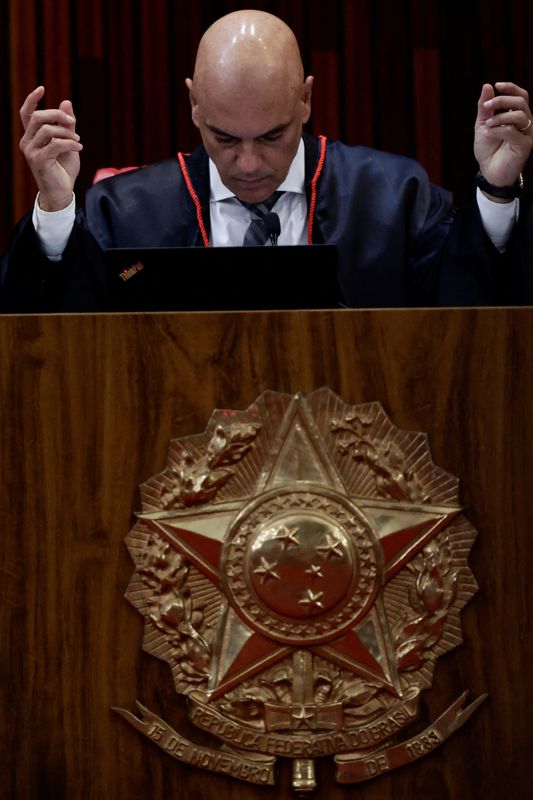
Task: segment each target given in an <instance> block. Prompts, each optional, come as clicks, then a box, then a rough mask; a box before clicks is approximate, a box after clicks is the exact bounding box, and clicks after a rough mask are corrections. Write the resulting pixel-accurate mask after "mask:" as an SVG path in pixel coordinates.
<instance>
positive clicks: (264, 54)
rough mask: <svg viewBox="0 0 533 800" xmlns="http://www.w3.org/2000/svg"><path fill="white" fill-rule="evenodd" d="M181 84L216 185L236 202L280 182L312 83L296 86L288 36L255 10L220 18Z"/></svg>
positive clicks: (294, 53)
mask: <svg viewBox="0 0 533 800" xmlns="http://www.w3.org/2000/svg"><path fill="white" fill-rule="evenodd" d="M186 83H187V87H188V88H189V95H190V100H191V107H192V119H193V122H194V124H195V125H196V126H197V127H198V128H199V130H200V133H201V136H202V140H203V143H204V146H205V149H206V150H207V152H208V154H209V156H210V157H211V159H212V160H213V161H214V163H215V165H216V166H217V168H218V171H219V174H220V176H221V178H222V181H223V183H224V184H225V185H226V186H227V187H228V188H230V189H231V191H233V192H234V193H235V194H236V195H237V197H239V198H240V199H242V200H249V201H250V202H258V201H259V199H264V197H266V196H268V194H270V193H271V192H272V191H274V190H275V189H276V188H277V186H278V185H279V184H280V183H281V182H282V181H283V180H284V178H285V177H286V175H287V172H288V169H289V167H290V164H291V162H292V160H293V158H294V155H295V153H296V150H297V148H298V144H299V142H300V139H301V134H302V126H303V124H304V123H305V122H306V121H307V120H308V118H309V114H310V110H311V88H312V83H313V79H312V78H311V77H309V78H307V79H306V80H305V81H304V73H303V67H302V60H301V57H300V51H299V48H298V44H297V42H296V38H295V36H294V34H293V32H292V31H291V29H290V28H289V27H288V26H287V25H286V24H285V23H284V22H283V21H282V20H281V19H279V18H278V17H275V16H273V15H272V14H267V13H265V12H263V11H256V10H247V11H235V12H233V13H232V14H227V15H226V16H225V17H222V18H221V19H219V20H217V21H216V22H215V23H214V24H213V25H211V27H210V28H209V29H208V30H207V31H206V32H205V34H204V35H203V37H202V39H201V41H200V45H199V47H198V54H197V57H196V64H195V68H194V77H193V79H192V80H191V79H190V78H187V81H186ZM267 189H268V190H269V191H268V194H264V192H266V191H267ZM259 195H264V196H263V197H261V198H259Z"/></svg>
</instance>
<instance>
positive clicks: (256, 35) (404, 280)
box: [2, 10, 533, 311]
mask: <svg viewBox="0 0 533 800" xmlns="http://www.w3.org/2000/svg"><path fill="white" fill-rule="evenodd" d="M186 84H187V87H188V89H189V95H190V102H191V111H192V119H193V122H194V124H195V125H196V126H197V127H198V129H199V132H200V135H201V139H202V146H200V147H199V148H197V150H195V151H194V152H193V153H192V154H191V155H190V156H185V155H182V154H178V158H177V159H169V160H167V161H164V162H161V163H159V164H155V165H152V166H150V167H147V168H144V169H142V170H138V171H135V172H131V173H128V174H124V175H120V176H117V177H116V178H113V179H111V180H108V181H104V182H102V183H100V184H97V185H96V186H94V187H93V188H92V189H91V190H90V191H89V192H88V194H87V198H86V206H85V210H84V211H81V210H78V211H76V209H75V201H74V195H73V191H74V184H75V180H76V177H77V175H78V172H79V154H80V151H81V150H82V144H81V142H80V137H79V135H78V134H77V133H76V121H75V117H74V112H73V108H72V104H71V103H70V101H64V102H62V103H61V104H60V106H59V108H57V109H46V110H39V109H38V104H39V102H40V101H41V100H42V98H43V96H44V87H42V86H41V87H38V88H37V89H35V90H34V91H33V92H32V93H31V94H30V95H29V96H28V98H27V99H26V101H25V102H24V104H23V106H22V108H21V119H22V123H23V126H24V136H23V138H22V140H21V149H22V151H23V153H24V155H25V157H26V159H27V161H28V164H29V165H30V167H31V169H32V172H33V175H34V176H35V180H36V183H37V187H38V190H39V193H38V197H37V200H36V204H35V208H34V211H33V215H32V216H31V217H27V218H25V219H24V220H23V221H22V222H21V223H20V225H19V227H18V230H17V231H16V234H15V237H14V239H13V243H12V246H11V249H10V253H9V254H8V257H7V258H6V260H5V263H4V274H5V279H4V284H3V290H2V303H3V307H4V310H15V311H22V310H29V311H32V310H33V311H46V310H51V311H56V310H75V311H83V310H100V309H105V308H106V307H107V296H106V280H105V270H104V268H103V262H102V251H104V250H106V249H108V248H114V247H128V248H134V247H148V246H167V247H168V246H224V245H241V244H243V242H244V243H246V242H247V238H246V237H247V234H248V231H249V229H250V227H251V222H252V220H253V219H254V218H255V217H257V212H256V211H255V210H254V209H253V208H252V209H250V204H264V206H263V209H265V208H271V209H273V210H274V211H275V213H276V214H277V215H278V216H279V218H280V220H281V234H280V237H279V243H280V244H293V245H296V244H312V243H320V242H327V243H334V244H336V245H337V247H338V252H339V281H340V287H341V291H342V297H341V298H339V300H340V302H341V304H343V305H347V306H356V307H365V306H366V307H369V306H378V307H379V306H382V307H383V306H413V305H422V304H423V305H433V304H441V305H442V304H448V305H480V304H508V303H525V302H533V280H532V271H533V270H532V269H531V268H530V266H529V264H530V255H529V251H528V248H527V247H526V248H524V246H523V241H524V239H523V238H522V239H520V231H521V230H522V229H524V227H527V226H524V225H522V226H520V225H518V226H517V225H516V223H517V220H518V219H519V204H518V200H517V198H518V196H519V194H520V191H521V187H520V174H521V171H522V169H523V167H524V165H525V163H526V161H527V159H528V157H529V154H530V152H531V148H532V146H533V127H532V123H531V116H532V115H531V111H530V109H529V105H528V96H527V93H526V92H525V91H524V90H523V89H521V88H520V87H518V86H516V85H514V84H512V83H499V84H496V85H495V87H492V86H490V85H489V84H486V85H485V86H484V87H483V89H482V93H481V97H480V100H479V103H478V115H477V119H476V125H475V143H474V152H475V155H476V159H477V161H478V164H479V167H480V174H479V177H478V190H477V196H476V199H475V202H473V203H472V204H471V205H470V206H467V207H466V209H464V210H461V211H460V213H459V214H458V215H457V217H456V218H455V219H454V212H453V210H452V201H451V196H450V195H449V193H447V192H445V191H444V190H442V189H440V188H438V187H435V186H433V185H431V184H430V182H429V181H428V178H427V175H426V173H425V172H424V170H423V169H422V167H421V166H420V165H419V164H417V163H416V162H414V161H412V160H410V159H407V158H403V157H400V156H395V155H391V154H387V153H382V152H378V151H375V150H372V149H369V148H364V147H348V146H346V145H344V144H342V143H340V142H327V141H326V140H325V138H324V137H320V138H319V139H314V138H312V137H310V136H307V135H306V134H303V126H304V125H305V123H306V122H307V121H308V119H309V116H310V113H311V93H312V87H313V78H312V77H311V76H309V77H307V78H304V72H303V68H302V62H301V58H300V53H299V49H298V45H297V42H296V40H295V37H294V34H293V33H292V31H291V30H290V29H289V28H288V27H287V26H286V25H285V23H284V22H283V21H282V20H280V19H278V18H277V17H274V16H272V15H270V14H267V13H264V12H261V11H250V10H248V11H237V12H234V13H232V14H228V15H227V16H225V17H222V18H221V19H220V20H218V21H217V22H215V23H214V24H213V25H212V26H211V27H210V28H209V29H208V30H207V31H206V33H205V34H204V36H203V37H202V40H201V42H200V45H199V48H198V54H197V59H196V64H195V69H194V75H193V78H192V79H190V78H187V80H186ZM496 92H498V94H496ZM246 204H248V205H246ZM258 224H259V225H260V224H261V223H260V222H259V223H258ZM515 228H516V229H517V231H518V234H517V232H516V231H515ZM522 237H523V234H522ZM528 238H529V237H528ZM208 290H209V287H206V291H208ZM281 291H282V287H280V292H281ZM168 307H169V309H171V308H172V298H169V300H168Z"/></svg>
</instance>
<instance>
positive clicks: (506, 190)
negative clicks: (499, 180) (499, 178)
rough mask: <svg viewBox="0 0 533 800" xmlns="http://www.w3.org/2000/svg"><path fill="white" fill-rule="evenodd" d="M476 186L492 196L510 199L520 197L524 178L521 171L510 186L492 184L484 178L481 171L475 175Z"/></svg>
mask: <svg viewBox="0 0 533 800" xmlns="http://www.w3.org/2000/svg"><path fill="white" fill-rule="evenodd" d="M476 186H478V187H479V188H480V189H481V190H482V191H483V192H487V194H491V195H492V196H493V197H501V198H502V200H512V199H513V197H520V195H521V194H522V190H523V188H524V179H523V177H522V173H520V175H519V176H518V180H516V181H515V182H514V183H513V185H512V186H493V184H492V183H489V182H488V180H487V179H486V178H484V177H483V175H482V174H481V172H478V174H477V175H476Z"/></svg>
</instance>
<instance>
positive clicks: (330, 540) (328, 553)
mask: <svg viewBox="0 0 533 800" xmlns="http://www.w3.org/2000/svg"><path fill="white" fill-rule="evenodd" d="M317 550H318V551H319V552H321V553H323V556H324V560H325V561H328V560H329V559H330V558H333V556H337V557H338V558H344V553H343V551H342V547H341V541H340V539H338V538H337V537H336V536H330V534H329V533H326V544H321V545H319V547H317Z"/></svg>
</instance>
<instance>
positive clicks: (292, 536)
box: [274, 525, 300, 550]
mask: <svg viewBox="0 0 533 800" xmlns="http://www.w3.org/2000/svg"><path fill="white" fill-rule="evenodd" d="M297 534H298V528H297V527H292V528H289V527H288V526H287V525H280V526H279V528H278V529H277V531H276V535H275V537H274V538H275V539H276V541H278V542H281V543H282V545H283V549H284V550H287V549H288V548H289V547H290V546H291V545H293V547H295V546H298V545H299V544H300V540H299V538H298V536H297Z"/></svg>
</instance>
